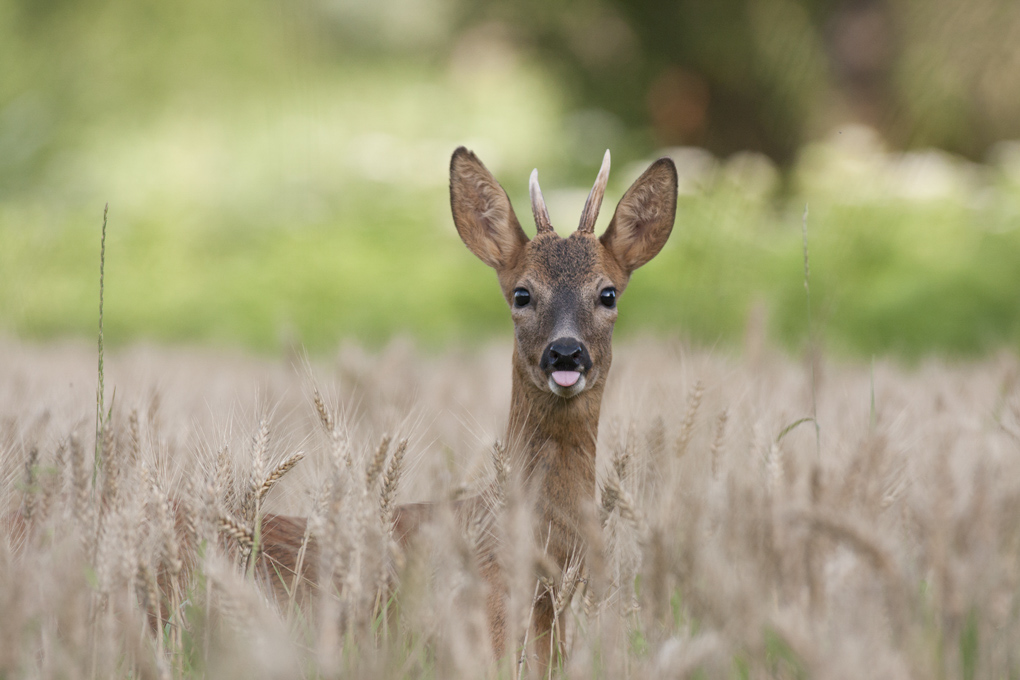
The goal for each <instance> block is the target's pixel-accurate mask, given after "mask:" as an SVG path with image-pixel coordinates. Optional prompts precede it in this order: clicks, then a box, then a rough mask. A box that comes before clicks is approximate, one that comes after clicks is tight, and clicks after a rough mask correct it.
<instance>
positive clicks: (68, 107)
mask: <svg viewBox="0 0 1020 680" xmlns="http://www.w3.org/2000/svg"><path fill="white" fill-rule="evenodd" d="M0 64H2V66H0V74H2V77H0V332H2V333H8V334H14V335H17V336H20V337H26V338H50V337H54V336H64V335H84V334H93V333H94V332H95V329H96V326H97V303H98V253H99V230H100V224H101V218H102V211H103V205H104V203H106V202H107V201H108V202H109V204H110V213H109V236H108V240H107V267H106V317H105V323H106V339H107V342H114V343H124V342H130V341H134V340H138V339H151V340H156V341H160V342H188V343H213V344H219V345H225V346H244V347H249V348H253V349H256V350H258V351H267V352H274V351H278V350H279V349H280V348H283V347H287V346H290V345H292V344H293V343H299V344H302V345H304V346H305V347H307V348H308V349H309V350H310V351H312V352H320V351H329V350H331V349H333V348H335V347H336V346H337V344H338V343H339V342H341V341H342V340H343V339H344V338H355V339H358V340H360V341H363V342H368V343H375V342H380V341H383V340H385V339H386V338H388V337H390V336H392V335H394V334H409V335H411V336H413V337H416V338H418V339H419V340H420V341H422V342H423V343H425V344H426V345H433V346H439V345H442V344H443V343H446V342H449V341H451V340H458V339H471V338H476V337H485V336H489V335H502V336H504V337H508V329H509V328H510V322H509V318H508V314H507V312H506V310H505V306H504V304H503V302H502V301H501V299H500V297H499V294H498V288H497V285H496V281H495V276H494V275H493V274H492V273H491V271H489V270H488V269H487V268H486V267H485V266H484V265H482V264H481V263H480V262H478V261H477V260H476V259H475V258H474V257H473V256H471V255H470V254H469V253H468V251H467V250H466V249H464V247H463V246H462V245H461V244H460V242H459V239H458V238H457V235H456V232H455V231H454V229H453V226H452V222H451V219H450V216H449V205H448V194H447V168H448V162H449V156H450V154H451V153H452V151H453V149H454V148H456V147H457V146H458V145H461V144H464V145H467V146H469V147H470V148H472V149H474V150H475V151H476V152H477V153H478V154H479V156H480V157H481V158H482V159H483V160H484V161H485V162H486V164H487V165H488V166H489V168H490V169H491V170H492V171H493V172H494V173H495V174H496V176H497V177H498V178H499V179H500V181H501V182H502V183H503V184H504V186H505V187H506V188H507V190H508V192H509V193H510V195H511V199H512V200H513V202H514V204H515V205H516V206H517V212H518V215H519V216H520V217H521V221H522V223H524V224H525V225H526V230H531V229H532V226H531V224H532V222H531V215H530V210H529V209H528V205H529V204H528V200H527V185H526V181H527V177H528V174H529V173H530V171H531V169H532V168H533V167H538V168H539V170H540V175H541V179H542V185H543V189H544V191H545V194H546V197H547V201H548V203H549V206H550V211H551V214H552V218H553V223H554V224H556V225H557V227H558V228H559V229H560V230H561V233H566V232H567V231H569V230H571V229H572V228H574V226H575V225H576V220H577V218H578V215H579V214H580V209H581V205H582V204H583V201H584V197H585V195H586V194H587V191H588V188H589V187H590V184H591V182H592V180H593V178H594V175H595V172H596V170H597V166H598V163H599V162H600V160H601V156H602V152H603V150H604V149H606V148H610V149H612V152H613V168H614V169H613V174H612V176H611V181H610V188H609V193H608V195H607V200H606V206H605V208H604V211H603V212H604V213H605V214H604V215H603V216H602V219H601V220H600V224H601V225H603V226H604V225H605V224H606V223H607V221H608V218H609V216H610V215H611V213H612V206H613V205H614V204H615V200H616V199H618V197H619V196H620V195H621V194H622V192H623V191H624V190H625V189H626V187H627V186H628V185H629V183H630V181H632V180H633V179H634V178H635V177H636V176H637V174H638V173H639V172H640V171H641V170H642V169H643V167H644V166H645V165H646V164H647V163H648V162H649V161H650V160H651V159H653V158H655V157H656V156H658V155H662V154H665V153H668V154H670V155H671V156H673V158H674V159H675V160H676V161H677V163H678V166H679V170H680V174H681V196H680V204H679V211H678V217H677V226H676V229H675V231H674V235H673V237H672V238H671V240H670V242H669V244H667V246H666V249H665V250H664V251H663V253H662V254H661V255H660V256H659V257H658V258H656V259H655V260H653V261H652V262H651V263H650V264H649V265H647V266H646V267H645V268H644V269H642V270H640V271H639V272H638V273H637V274H635V277H634V280H633V285H632V287H631V288H630V289H629V290H628V292H627V294H626V296H625V298H624V299H623V300H622V301H621V314H620V321H619V324H618V332H619V333H620V334H623V335H629V334H637V333H644V332H656V333H666V334H671V335H680V336H682V337H687V338H690V339H692V340H694V341H696V342H699V343H705V344H710V345H714V346H734V347H739V346H740V344H741V343H742V342H744V341H745V337H746V336H748V335H751V336H754V335H755V334H761V333H765V334H767V336H768V337H770V338H771V339H772V340H773V341H776V342H779V343H781V344H783V345H785V346H787V347H790V348H791V349H797V348H798V347H800V346H802V345H803V343H804V342H805V338H806V337H807V328H806V316H807V315H806V309H805V299H804V268H803V255H802V245H801V243H802V237H801V235H802V222H803V219H802V218H803V213H804V207H805V205H806V204H807V205H808V206H809V212H808V217H807V227H808V237H809V241H810V265H811V299H812V305H813V308H812V314H813V323H814V325H815V332H816V333H817V335H818V336H819V337H820V338H821V340H822V341H823V343H824V345H825V346H826V347H827V348H829V349H830V350H832V351H834V352H837V353H841V354H850V355H854V354H863V355H869V354H874V353H893V354H896V355H900V356H903V357H917V356H920V355H924V354H927V353H933V352H934V353H943V354H951V355H956V354H961V355H973V354H980V353H983V352H987V351H992V350H996V349H999V348H1002V347H1010V348H1014V349H1016V348H1017V347H1020V320H1018V319H1020V314H1018V297H1017V292H1018V291H1020V229H1018V227H1020V144H1018V143H1017V142H1015V141H1010V140H1017V139H1020V4H1018V3H1016V2H1015V1H1013V0H973V1H971V2H964V1H963V0H926V1H923V2H922V1H921V0H832V1H828V2H823V1H822V0H716V1H715V2H704V1H703V0H676V1H672V2H662V1H654V0H636V1H634V2H624V1H622V0H601V1H598V2H577V1H567V2H561V3H547V2H539V1H538V0H521V1H519V2H497V1H496V0H482V1H480V2H479V1H469V0H387V1H379V0H372V1H369V0H290V1H288V2H283V1H282V0H244V1H243V2H242V1H241V0H176V1H175V2H172V3H167V2H157V1H156V0H0Z"/></svg>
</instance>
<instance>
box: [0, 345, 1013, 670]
mask: <svg viewBox="0 0 1020 680" xmlns="http://www.w3.org/2000/svg"><path fill="white" fill-rule="evenodd" d="M0 356H3V357H4V359H3V361H2V362H0V489H2V491H0V501H2V503H3V507H2V508H0V509H2V511H3V515H2V517H3V518H4V520H3V521H4V524H5V526H4V529H3V532H2V536H0V612H2V616H0V677H11V678H14V677H67V678H77V677H90V678H91V677H146V678H147V677H153V678H164V677H200V676H204V677H217V678H221V677H227V678H229V677H239V678H240V677H310V678H316V677H359V678H361V677H407V676H413V677H418V676H424V677H441V678H447V677H505V678H511V677H518V675H519V674H523V675H524V676H525V677H526V676H527V675H528V674H529V672H530V664H529V663H527V660H525V661H526V663H524V664H523V665H522V666H520V667H518V659H517V658H508V659H505V660H503V661H502V662H501V663H499V664H496V663H493V662H491V661H490V660H488V659H487V658H486V655H485V652H484V650H485V639H484V638H485V635H486V633H485V626H484V616H483V603H484V596H485V592H484V585H483V581H482V580H481V579H480V578H479V573H478V569H479V565H478V564H476V563H475V559H474V555H475V547H476V546H477V545H478V544H479V542H480V541H484V540H485V537H486V535H488V532H489V531H490V530H491V527H486V526H482V525H479V524H478V523H471V522H469V523H468V524H467V526H466V530H464V527H463V525H460V524H457V523H455V522H454V521H453V520H452V518H447V519H448V521H447V520H441V521H439V522H438V524H437V525H436V526H434V527H432V528H430V529H428V530H427V531H426V533H425V536H426V539H427V541H426V544H425V549H424V550H421V551H419V552H418V553H416V554H409V555H404V554H401V553H400V551H399V550H397V549H396V547H395V545H394V543H393V540H392V537H391V536H390V535H389V532H388V531H387V519H388V518H389V517H390V516H391V513H392V507H393V504H394V503H399V502H406V501H411V500H424V499H430V500H436V499H444V498H456V497H461V496H463V495H464V494H466V493H470V492H472V490H477V489H479V488H481V487H482V486H483V485H486V484H487V483H488V482H489V481H490V480H492V479H493V478H498V483H497V484H496V485H494V486H492V487H491V488H493V489H494V490H495V493H496V494H497V495H498V496H499V499H498V501H499V502H498V503H497V507H499V508H501V511H500V513H498V516H497V518H496V520H495V521H498V522H503V523H504V524H505V525H506V526H505V527H504V530H503V531H502V532H501V535H503V536H506V537H509V538H506V539H505V540H506V541H507V542H508V545H507V546H505V547H506V548H507V550H506V551H505V553H506V554H505V558H506V563H507V564H508V565H509V566H510V567H512V573H513V574H516V576H515V577H514V579H513V586H512V589H511V590H512V593H511V608H510V612H511V614H512V618H513V619H514V620H516V621H518V624H516V625H518V628H519V629H520V631H521V632H522V633H523V623H522V622H523V621H525V620H526V617H527V611H528V608H529V606H530V601H531V598H532V597H533V592H525V591H528V589H533V588H534V587H535V581H534V578H533V577H532V576H531V574H533V573H534V571H533V569H534V567H533V562H531V561H530V558H529V557H527V555H526V554H524V553H526V551H522V550H520V549H519V548H520V545H518V544H517V543H516V541H517V540H518V539H516V538H514V537H515V536H518V537H519V536H521V535H524V534H526V533H527V532H526V531H525V530H524V529H523V528H522V527H526V526H527V524H528V518H527V511H526V504H522V503H521V502H520V498H519V494H518V493H517V491H515V489H514V488H513V485H512V483H511V481H510V480H511V479H512V470H511V469H510V467H509V466H510V463H509V461H510V458H509V457H508V456H507V455H506V451H505V449H504V448H503V447H502V446H501V445H498V444H495V442H496V441H497V439H499V438H500V437H502V435H503V432H502V427H503V421H504V418H505V417H506V413H507V409H508V405H509V404H508V402H509V393H510V385H509V357H510V350H509V348H508V347H506V346H494V347H490V348H487V349H485V350H482V351H472V352H465V351H461V350H459V349H458V350H451V351H450V352H449V353H448V354H444V355H441V356H420V355H419V354H417V353H416V351H415V350H414V349H413V347H411V346H410V345H409V344H407V343H401V342H394V343H392V344H391V345H390V346H389V347H388V348H386V349H385V350H383V351H382V352H381V353H379V354H378V355H370V354H366V353H365V352H363V351H361V350H359V349H358V348H354V347H351V348H345V349H343V350H341V351H340V352H339V353H338V355H337V356H336V358H335V360H333V361H331V362H325V363H321V364H316V365H314V366H312V367H310V368H307V367H303V366H302V365H301V363H300V362H296V367H295V366H293V365H289V364H288V363H287V362H269V361H262V360H256V359H251V358H243V357H239V356H237V355H226V354H217V353H214V352H209V351H194V350H192V351H184V350H157V349H152V348H145V347H136V348H133V349H128V350H124V351H121V352H118V353H116V354H114V355H109V356H107V360H106V385H107V389H108V390H110V389H111V388H114V387H115V388H116V395H115V397H114V396H113V395H112V392H111V393H110V395H109V399H108V401H107V406H109V405H110V404H112V411H111V413H112V418H111V419H110V421H109V423H108V425H107V426H106V427H105V428H104V429H103V431H102V432H101V434H100V437H101V453H102V456H101V457H100V465H101V469H100V470H99V471H98V474H97V475H96V484H95V486H93V482H92V479H93V450H94V449H93V437H94V433H93V428H92V424H93V423H92V417H93V414H94V409H95V373H94V371H95V368H94V367H95V359H94V350H92V349H91V348H89V347H86V346H84V345H68V346H49V347H35V346H26V345H23V344H19V343H16V342H11V341H7V342H2V343H0ZM616 357H617V358H616V366H615V367H614V369H613V374H612V376H611V378H610V383H609V388H608V390H607V394H606V399H605V402H604V404H603V409H602V423H601V431H600V436H599V486H600V490H601V494H602V497H601V499H600V502H599V507H600V508H601V512H602V516H601V519H602V528H601V531H599V532H598V533H597V535H594V534H593V535H592V536H591V537H590V540H591V541H592V542H593V543H594V544H595V545H596V546H601V548H597V549H596V551H595V554H593V555H592V556H591V557H590V558H589V561H588V565H587V571H586V572H585V573H577V571H576V569H571V570H568V572H569V573H568V574H567V575H566V576H565V577H564V578H562V579H561V580H556V579H555V578H554V579H551V580H549V581H545V584H546V585H545V586H542V587H551V588H553V589H554V594H555V602H556V606H557V615H558V616H560V617H562V618H563V619H564V620H565V621H566V634H567V641H566V646H567V649H568V650H569V655H568V658H567V660H566V661H565V662H563V664H562V666H561V667H560V668H558V669H557V670H556V672H557V673H562V674H563V675H565V676H568V677H577V678H586V677H606V678H620V677H671V678H674V677H692V676H697V677H725V678H731V677H741V678H760V677H777V678H787V677H791V678H792V677H819V678H828V677H833V678H835V677H840V678H842V677H847V678H851V677H853V678H856V677H873V678H885V677H889V678H904V677H911V678H932V677H940V678H968V679H969V678H1002V677H1016V676H1017V674H1020V652H1018V651H1017V650H1020V608H1018V600H1017V592H1018V586H1020V456H1018V446H1020V389H1018V375H1020V367H1018V362H1017V359H1016V357H1014V356H1012V355H1003V356H999V357H997V358H993V359H989V360H986V361H984V362H982V363H977V364H967V365H944V364H941V363H939V362H936V361H931V362H928V363H925V364H923V365H921V366H919V367H918V368H916V369H912V370H906V369H903V368H900V367H897V366H895V365H892V364H887V363H883V362H879V363H878V364H877V365H876V366H875V369H874V395H875V418H874V423H872V415H871V394H872V378H871V370H870V367H869V366H865V365H837V364H834V363H831V362H830V363H826V362H821V363H820V364H819V365H818V366H817V367H816V373H815V377H814V379H815V381H816V383H817V408H818V423H819V424H820V426H821V453H820V455H819V454H818V453H817V452H816V443H815V433H814V428H813V427H811V424H810V423H807V424H806V425H803V426H798V427H793V428H789V426H790V425H791V424H793V423H796V422H797V421H798V420H800V419H801V418H804V417H805V416H808V415H810V413H811V409H812V394H811V384H810V383H811V379H810V377H809V376H810V371H809V370H807V369H806V368H805V366H803V365H799V364H796V363H793V362H790V361H789V360H787V359H784V358H782V357H779V356H770V355H768V353H767V352H766V353H764V354H761V353H758V354H756V357H755V359H754V360H753V361H742V360H738V359H733V358H728V357H724V356H716V355H713V354H711V353H707V352H703V351H692V350H690V349H688V348H686V347H684V346H683V345H680V344H675V343H668V342H645V343H632V344H629V345H624V346H620V347H617V349H616ZM494 444H495V445H494ZM264 512H286V513H295V514H301V515H305V516H309V517H311V520H312V521H311V522H309V532H310V534H314V535H315V536H317V537H319V540H320V541H321V543H322V547H323V549H322V550H321V555H320V556H319V557H318V559H319V560H320V562H319V564H318V565H317V567H318V569H319V570H320V573H323V571H322V570H326V571H329V572H331V573H332V574H333V575H334V579H333V580H332V581H331V582H332V583H335V584H337V586H338V587H335V588H325V589H323V590H322V591H321V592H319V593H318V594H317V595H316V597H315V598H314V600H315V601H314V602H311V603H309V602H304V601H301V600H299V599H298V598H296V597H291V598H289V601H286V602H281V601H280V600H279V598H271V597H269V596H267V594H266V593H265V592H264V590H263V588H262V581H263V578H262V577H263V576H264V574H259V573H258V570H256V569H253V568H252V565H253V564H254V562H253V561H251V560H249V559H247V554H248V553H249V552H251V551H252V550H257V549H258V541H259V536H258V532H257V531H255V530H254V528H255V527H256V526H257V525H258V524H257V522H256V519H257V518H258V517H259V516H261V514H263V513H264ZM595 526H596V527H597V526H598V523H595ZM594 531H598V530H597V529H595V530H594ZM521 540H523V539H521ZM306 541H307V537H306ZM189 546H198V549H197V550H192V549H191V548H189ZM303 548H304V546H302V549H303ZM395 584H396V585H395ZM394 588H396V595H395V596H393V593H394ZM157 621H158V631H157V632H155V633H154V632H153V630H152V628H153V626H152V624H153V623H155V622H157Z"/></svg>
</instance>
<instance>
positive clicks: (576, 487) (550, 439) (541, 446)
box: [507, 359, 605, 566]
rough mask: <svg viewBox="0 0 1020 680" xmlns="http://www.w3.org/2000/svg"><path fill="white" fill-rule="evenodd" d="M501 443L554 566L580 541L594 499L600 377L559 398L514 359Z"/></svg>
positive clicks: (600, 391) (602, 378)
mask: <svg viewBox="0 0 1020 680" xmlns="http://www.w3.org/2000/svg"><path fill="white" fill-rule="evenodd" d="M514 364H515V365H514V373H513V389H512V392H511V406H510V419H509V423H508V429H507V441H508V442H509V443H510V444H511V446H510V450H511V451H513V456H514V467H516V468H517V469H518V470H520V471H521V473H522V474H521V479H522V480H523V481H524V484H525V487H526V490H527V492H528V493H529V494H531V497H532V498H534V502H535V508H534V509H535V520H536V523H537V526H536V528H537V529H538V534H539V535H538V537H537V538H538V539H539V540H540V541H541V542H542V543H543V544H545V545H546V546H547V550H548V552H549V554H550V556H551V557H553V558H554V559H556V560H557V561H558V562H559V563H560V565H561V566H562V565H563V564H565V562H566V560H567V559H568V558H569V556H570V555H571V554H572V553H573V552H574V551H575V550H576V548H577V547H578V545H579V543H580V535H581V524H582V523H583V522H584V520H585V518H586V517H587V516H588V515H589V513H591V511H592V510H593V507H594V506H593V504H594V501H595V445H596V438H597V435H598V428H599V409H600V407H601V405H602V392H603V388H604V385H605V378H604V374H603V376H602V377H600V378H599V379H598V381H597V382H596V383H595V384H594V385H592V386H591V387H590V388H588V389H587V390H585V391H584V392H582V393H581V394H579V395H577V396H575V397H573V398H571V399H563V398H562V397H558V396H556V395H554V394H551V393H549V392H547V391H545V390H542V389H539V388H538V387H537V386H535V384H534V383H532V382H531V380H530V379H529V378H528V376H527V375H526V373H525V371H524V370H523V369H522V368H520V367H519V366H517V361H516V359H515V361H514Z"/></svg>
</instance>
